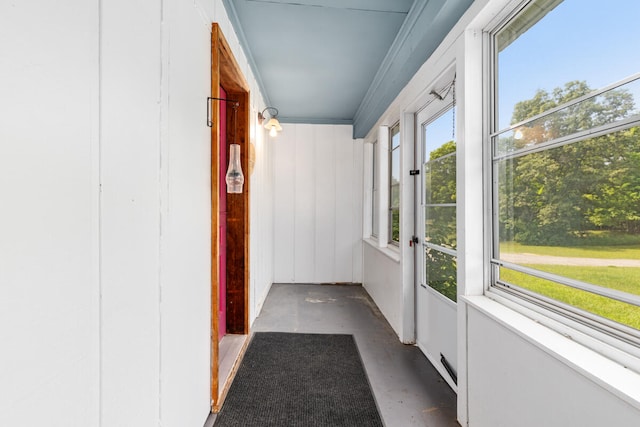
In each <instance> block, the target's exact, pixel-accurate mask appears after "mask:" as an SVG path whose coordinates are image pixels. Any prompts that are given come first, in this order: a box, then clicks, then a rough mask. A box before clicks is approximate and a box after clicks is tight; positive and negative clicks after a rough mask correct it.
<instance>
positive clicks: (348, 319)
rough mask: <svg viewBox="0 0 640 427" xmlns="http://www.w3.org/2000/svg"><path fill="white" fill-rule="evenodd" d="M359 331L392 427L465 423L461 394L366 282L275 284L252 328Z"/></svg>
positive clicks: (382, 410) (378, 398)
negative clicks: (400, 331) (398, 327)
mask: <svg viewBox="0 0 640 427" xmlns="http://www.w3.org/2000/svg"><path fill="white" fill-rule="evenodd" d="M265 331H266V332H270V331H273V332H306V333H341V334H353V335H354V337H355V339H356V343H357V344H358V348H359V350H360V354H361V356H362V360H363V362H364V365H365V369H366V371H367V375H368V377H369V381H370V383H371V386H372V388H373V393H374V395H375V398H376V401H377V403H378V408H379V409H380V414H381V415H382V418H383V421H384V423H385V425H386V426H387V427H404V426H429V427H432V426H433V427H439V426H459V424H458V423H457V422H456V421H455V419H456V395H455V393H454V392H453V391H452V390H451V388H450V387H449V386H448V385H447V383H446V382H445V381H444V380H443V379H442V378H441V377H440V375H439V374H438V373H437V372H436V370H435V369H434V368H433V367H432V366H431V364H430V363H429V361H428V360H427V358H426V357H424V355H423V354H422V352H421V351H420V350H419V349H418V348H417V347H415V346H408V345H403V344H402V343H401V342H400V341H399V340H398V336H397V335H396V334H395V332H394V331H393V329H392V328H391V326H390V325H389V323H388V322H387V321H386V319H385V318H384V316H383V315H382V314H381V313H380V311H379V309H378V307H377V306H376V305H375V304H374V303H373V301H372V300H371V298H370V297H369V295H368V294H367V292H366V291H365V290H364V288H362V287H361V286H348V285H289V284H274V285H273V286H272V287H271V290H270V292H269V295H268V296H267V299H266V301H265V304H264V307H263V309H262V312H261V313H260V316H259V317H258V318H257V319H256V321H255V323H254V325H253V327H252V332H265Z"/></svg>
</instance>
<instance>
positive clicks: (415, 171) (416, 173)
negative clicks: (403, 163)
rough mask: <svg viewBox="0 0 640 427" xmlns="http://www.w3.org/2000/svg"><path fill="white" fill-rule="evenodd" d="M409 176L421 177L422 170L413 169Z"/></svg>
mask: <svg viewBox="0 0 640 427" xmlns="http://www.w3.org/2000/svg"><path fill="white" fill-rule="evenodd" d="M409 175H411V176H414V175H420V169H412V170H410V171H409Z"/></svg>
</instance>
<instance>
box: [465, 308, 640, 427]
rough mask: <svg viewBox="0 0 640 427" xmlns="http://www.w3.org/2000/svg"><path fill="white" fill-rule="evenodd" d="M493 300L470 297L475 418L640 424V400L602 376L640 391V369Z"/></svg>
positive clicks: (591, 426) (486, 422) (495, 423)
mask: <svg viewBox="0 0 640 427" xmlns="http://www.w3.org/2000/svg"><path fill="white" fill-rule="evenodd" d="M475 298H478V297H475ZM493 304H495V303H493ZM493 304H491V303H489V302H486V301H480V302H479V304H478V305H474V304H470V305H466V304H465V305H464V307H465V308H467V310H466V312H467V316H468V320H467V322H468V337H469V338H468V339H469V342H468V349H469V354H468V379H467V380H468V395H469V396H468V399H469V408H468V418H469V426H472V427H473V426H491V427H511V426H521V427H538V426H558V427H560V426H584V427H601V426H633V425H637V424H638V420H640V402H638V401H637V400H635V401H634V399H633V398H632V397H630V396H629V395H624V394H620V390H617V389H616V388H614V387H611V386H610V385H609V384H608V383H607V381H606V379H605V378H604V377H606V376H608V377H610V379H614V377H618V378H619V379H620V381H619V382H621V383H623V384H624V387H626V388H627V392H628V391H631V394H633V393H635V395H636V399H637V397H638V394H640V389H639V388H638V386H639V385H640V377H639V376H638V374H636V373H633V372H631V371H629V370H628V369H625V368H623V367H622V366H620V365H617V364H615V363H614V362H612V361H610V360H607V359H606V358H604V357H602V356H598V355H595V354H593V352H591V351H589V350H586V349H585V348H584V347H581V346H580V345H578V344H576V343H573V342H571V341H570V340H568V339H566V338H564V337H561V336H560V335H559V334H556V333H555V332H551V331H550V330H548V329H547V328H545V327H544V326H540V325H539V324H535V323H534V322H533V321H532V320H530V319H526V318H524V317H523V316H520V315H517V314H515V313H513V312H511V313H510V312H509V311H508V310H506V309H504V308H502V307H492V305H493ZM554 335H555V336H554ZM562 341H564V342H562ZM558 344H559V345H558ZM589 365H592V366H589ZM599 371H600V372H599ZM603 372H604V375H603V376H601V375H600V374H602V373H603Z"/></svg>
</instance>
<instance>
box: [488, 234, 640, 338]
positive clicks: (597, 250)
mask: <svg viewBox="0 0 640 427" xmlns="http://www.w3.org/2000/svg"><path fill="white" fill-rule="evenodd" d="M575 243H576V244H575V245H571V246H569V247H567V246H528V245H522V244H519V243H515V242H502V243H501V244H500V252H501V253H526V254H534V255H551V256H559V257H569V258H600V259H635V260H640V236H633V235H631V236H630V235H617V236H616V235H614V234H606V233H602V232H592V233H591V234H589V235H588V236H587V237H586V238H584V239H580V240H576V242H575ZM523 265H524V266H526V267H530V268H535V269H537V270H541V271H546V272H549V273H553V274H557V275H559V276H563V277H569V278H572V279H575V280H579V281H582V282H586V283H591V284H594V285H598V286H602V287H605V288H610V289H616V290H619V291H622V292H627V293H630V294H634V295H640V268H636V267H610V266H609V267H593V266H581V267H576V266H566V265H548V264H545V265H540V264H523ZM500 277H501V278H502V279H503V280H505V281H507V282H509V283H513V284H514V285H517V286H520V287H522V288H525V289H528V290H530V291H533V292H536V293H539V294H541V295H545V296H547V297H550V298H553V299H556V300H558V301H562V302H565V303H567V304H570V305H572V306H574V307H578V308H581V309H583V310H586V311H588V312H590V313H594V314H598V315H600V316H602V317H605V318H607V319H610V320H614V321H616V322H619V323H622V324H624V325H628V326H631V327H633V328H636V329H640V307H637V306H634V305H631V304H627V303H624V302H619V301H615V300H612V299H610V298H606V297H602V296H600V295H595V294H592V293H590V292H586V291H582V290H579V289H574V288H571V287H568V286H564V285H560V284H558V283H555V282H551V281H549V280H545V279H539V278H536V277H532V276H529V275H526V274H523V273H519V272H516V271H513V270H509V269H506V268H502V269H501V272H500Z"/></svg>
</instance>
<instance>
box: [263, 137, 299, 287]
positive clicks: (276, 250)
mask: <svg viewBox="0 0 640 427" xmlns="http://www.w3.org/2000/svg"><path fill="white" fill-rule="evenodd" d="M283 127H286V128H287V129H286V131H283V132H281V133H280V134H279V135H278V136H277V139H275V138H274V139H271V140H268V142H269V143H270V144H272V145H273V152H274V157H273V185H274V188H273V194H274V199H273V205H274V210H273V212H274V214H273V215H274V216H273V227H274V239H273V254H274V257H273V275H274V281H275V282H279V283H291V282H294V281H295V273H294V266H295V245H294V244H293V241H294V235H295V218H296V215H295V213H296V210H295V185H296V172H295V171H296V157H295V156H296V128H295V127H290V128H289V127H288V126H286V125H285V126H283Z"/></svg>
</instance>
